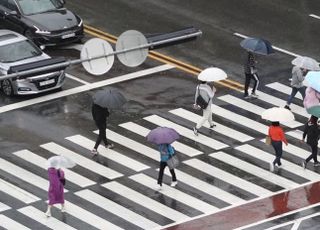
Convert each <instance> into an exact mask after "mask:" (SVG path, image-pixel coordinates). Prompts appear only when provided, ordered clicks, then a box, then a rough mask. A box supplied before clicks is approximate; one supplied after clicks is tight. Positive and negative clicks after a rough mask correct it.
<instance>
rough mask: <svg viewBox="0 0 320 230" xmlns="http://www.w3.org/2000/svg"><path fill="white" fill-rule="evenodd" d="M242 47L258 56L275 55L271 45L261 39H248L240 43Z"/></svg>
mask: <svg viewBox="0 0 320 230" xmlns="http://www.w3.org/2000/svg"><path fill="white" fill-rule="evenodd" d="M240 45H241V46H242V47H243V48H245V49H246V50H249V51H251V52H253V53H256V54H262V55H268V54H272V53H274V50H273V48H272V45H271V43H270V42H269V41H267V40H264V39H261V38H246V39H244V40H242V41H241V42H240Z"/></svg>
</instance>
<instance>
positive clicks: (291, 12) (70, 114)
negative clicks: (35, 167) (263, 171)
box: [0, 0, 320, 163]
mask: <svg viewBox="0 0 320 230" xmlns="http://www.w3.org/2000/svg"><path fill="white" fill-rule="evenodd" d="M66 6H67V7H68V8H70V9H72V10H74V11H75V12H77V13H78V14H79V15H80V16H81V17H82V18H83V19H84V23H85V24H87V25H90V26H92V27H95V28H98V29H100V30H102V31H105V32H108V33H110V34H113V35H115V36H119V35H120V34H121V33H122V32H124V31H126V30H129V29H135V30H138V31H140V32H142V33H143V34H146V35H148V34H155V33H162V32H170V31H173V30H177V29H181V28H183V27H185V26H190V25H192V26H195V27H196V28H199V29H201V30H202V31H203V36H202V37H201V38H199V39H198V40H196V41H193V42H190V43H185V44H181V45H177V46H174V47H169V48H163V49H161V50H159V52H161V53H163V54H166V55H168V56H170V57H173V58H175V59H178V60H180V61H184V62H186V63H189V64H191V65H194V66H196V67H199V68H206V67H209V66H217V67H219V68H221V69H223V70H225V71H226V72H227V74H228V75H229V78H230V79H232V80H235V81H238V82H240V83H243V67H242V62H243V60H242V58H243V55H244V50H243V49H242V48H241V47H240V46H239V43H240V41H241V38H239V37H236V36H234V35H233V34H234V33H235V32H237V33H241V34H244V35H247V36H252V37H262V38H264V39H267V40H269V41H270V42H271V43H272V44H273V45H275V46H277V47H280V48H282V49H286V50H288V51H291V52H293V53H297V54H300V55H305V56H310V57H313V58H315V59H316V60H320V55H319V53H320V47H319V37H320V32H319V28H320V20H316V19H313V18H311V17H309V16H308V15H309V14H311V13H312V14H316V15H320V2H319V1H317V0H304V1H300V0H283V1H276V0H269V1H263V0H251V1H237V0H227V1H226V0H220V1H204V0H199V1H191V0H185V1H183V3H182V1H177V0H171V1H156V0H138V1H124V0H114V1H110V0H90V1H81V3H80V1H75V0H68V1H67V4H66ZM47 52H48V53H49V54H51V55H53V56H55V55H57V56H59V55H63V56H66V57H67V58H70V59H74V58H78V56H79V52H78V51H74V50H61V49H59V50H52V49H50V50H47ZM292 59H293V57H292V56H290V55H287V54H283V53H280V52H276V53H275V54H273V55H271V56H267V57H266V56H259V57H258V61H259V65H258V70H259V74H260V77H261V87H262V88H263V87H264V86H263V85H265V84H267V83H269V82H273V81H279V82H282V83H284V84H288V78H289V77H290V72H291V67H292V65H291V63H290V62H291V60H292ZM161 64H162V63H159V62H157V61H154V60H149V59H148V60H147V61H146V62H145V63H143V64H142V65H141V66H139V67H136V68H128V67H125V66H123V65H122V64H121V63H119V61H117V60H116V62H115V64H114V66H113V67H112V69H111V70H110V71H109V72H108V73H107V74H105V75H103V76H101V77H95V76H91V75H89V74H88V73H86V72H85V71H84V69H83V68H82V67H81V66H80V65H79V66H72V67H70V68H68V70H67V72H68V73H70V74H72V75H73V76H76V77H78V78H81V79H83V80H85V81H88V82H96V81H100V80H103V79H108V78H111V77H115V76H120V75H123V74H127V73H130V72H136V71H138V70H143V69H147V68H152V67H155V66H158V65H161ZM196 82H197V81H196V78H195V76H193V75H191V74H188V73H184V72H182V71H179V70H169V71H165V72H162V73H157V74H154V75H153V76H152V77H146V78H142V79H138V80H132V81H130V82H124V83H119V84H116V85H115V86H114V87H116V88H118V89H120V90H121V91H122V92H123V93H124V95H125V96H126V97H127V98H128V99H129V101H128V104H127V105H126V107H125V108H124V109H123V111H120V112H119V111H115V112H114V113H113V114H112V116H111V117H110V124H109V125H110V126H109V127H110V129H112V130H117V129H118V127H117V125H118V124H120V123H123V122H125V121H136V120H141V118H142V117H144V116H146V115H150V114H161V113H162V112H165V111H168V110H170V109H174V108H177V107H183V108H187V109H190V108H191V104H192V102H193V94H194V87H195V85H196ZM79 85H80V84H79V83H78V82H75V81H73V80H70V79H68V80H67V82H66V85H65V86H64V89H71V88H73V87H76V86H79ZM217 87H218V92H217V96H219V95H222V94H225V93H227V92H232V90H230V89H226V88H223V87H220V86H217ZM94 92H95V90H92V91H88V92H84V93H79V94H75V95H72V96H68V97H63V98H60V99H55V100H52V101H47V102H43V103H40V104H36V105H32V106H28V107H25V108H21V109H17V110H13V111H9V112H5V113H1V115H0V145H1V154H2V156H3V158H4V159H11V156H10V153H12V152H14V151H18V150H21V149H29V150H30V151H35V152H37V151H39V145H41V144H43V143H47V142H50V141H54V142H58V143H59V142H63V141H64V138H65V137H67V136H71V135H75V134H81V135H84V136H90V137H91V138H92V139H94V135H93V134H89V133H91V132H92V131H93V130H95V126H94V123H93V122H92V119H91V113H90V106H91V97H92V95H93V94H94ZM36 97H37V96H36ZM30 98H35V97H27V98H25V97H24V98H22V97H14V98H4V97H3V95H1V98H0V105H1V106H5V105H8V104H11V103H14V102H20V101H23V100H26V99H30ZM301 122H302V121H301ZM248 132H249V131H248ZM261 137H262V136H261ZM229 144H230V143H229ZM231 144H232V143H231ZM205 150H206V149H205ZM207 151H208V150H207ZM18 163H19V162H18Z"/></svg>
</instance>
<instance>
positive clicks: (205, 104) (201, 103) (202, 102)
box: [196, 85, 209, 109]
mask: <svg viewBox="0 0 320 230" xmlns="http://www.w3.org/2000/svg"><path fill="white" fill-rule="evenodd" d="M197 89H198V97H197V99H196V104H197V105H198V106H200V108H201V109H206V108H207V107H208V103H209V101H206V100H205V99H203V97H202V96H201V95H200V89H199V85H198V87H197Z"/></svg>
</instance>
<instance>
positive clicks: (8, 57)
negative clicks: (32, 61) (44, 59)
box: [0, 40, 42, 63]
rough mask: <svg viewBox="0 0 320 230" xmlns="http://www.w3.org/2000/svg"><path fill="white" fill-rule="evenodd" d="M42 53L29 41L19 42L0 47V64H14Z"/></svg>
mask: <svg viewBox="0 0 320 230" xmlns="http://www.w3.org/2000/svg"><path fill="white" fill-rule="evenodd" d="M41 54H42V51H41V50H40V49H39V48H37V47H36V46H35V45H33V44H32V43H31V42H29V41H27V40H26V41H20V42H16V43H11V44H8V45H3V46H0V62H4V63H7V62H16V61H20V60H23V59H27V58H31V57H35V56H40V55H41Z"/></svg>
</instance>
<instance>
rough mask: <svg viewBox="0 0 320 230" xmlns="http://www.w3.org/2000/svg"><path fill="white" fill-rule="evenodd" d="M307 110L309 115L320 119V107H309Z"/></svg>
mask: <svg viewBox="0 0 320 230" xmlns="http://www.w3.org/2000/svg"><path fill="white" fill-rule="evenodd" d="M306 110H307V113H309V114H311V115H313V116H316V117H320V105H316V106H312V107H309V108H307V109H306Z"/></svg>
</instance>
